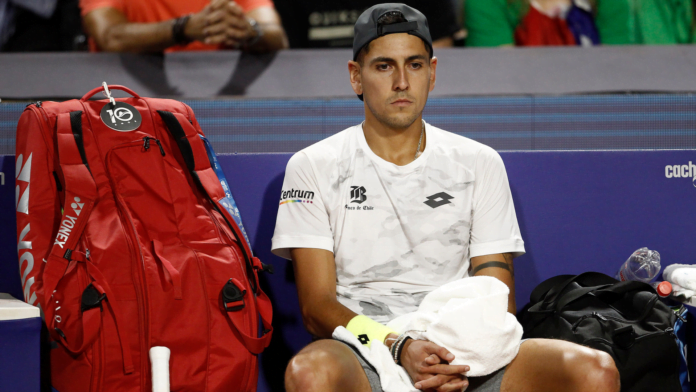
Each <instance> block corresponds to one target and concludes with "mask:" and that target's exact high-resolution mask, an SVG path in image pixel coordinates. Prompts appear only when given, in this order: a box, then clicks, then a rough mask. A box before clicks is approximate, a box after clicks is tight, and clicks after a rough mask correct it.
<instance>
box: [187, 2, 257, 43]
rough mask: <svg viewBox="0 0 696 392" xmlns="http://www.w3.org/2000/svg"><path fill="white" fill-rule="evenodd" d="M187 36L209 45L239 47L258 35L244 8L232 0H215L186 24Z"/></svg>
mask: <svg viewBox="0 0 696 392" xmlns="http://www.w3.org/2000/svg"><path fill="white" fill-rule="evenodd" d="M184 33H185V34H186V36H187V37H189V38H191V39H194V40H198V41H202V42H204V43H206V44H208V45H219V44H222V45H224V46H230V47H239V46H241V45H243V44H244V43H245V42H248V41H250V40H251V39H253V38H254V37H256V34H257V32H256V30H254V28H253V27H252V26H251V23H249V20H248V19H247V17H246V15H244V11H243V10H242V8H241V7H240V6H239V5H238V4H237V3H235V2H234V1H230V0H213V1H211V2H210V4H208V5H206V6H205V8H203V10H201V11H200V12H199V13H197V14H194V15H192V16H191V19H189V21H188V23H187V24H186V28H185V30H184Z"/></svg>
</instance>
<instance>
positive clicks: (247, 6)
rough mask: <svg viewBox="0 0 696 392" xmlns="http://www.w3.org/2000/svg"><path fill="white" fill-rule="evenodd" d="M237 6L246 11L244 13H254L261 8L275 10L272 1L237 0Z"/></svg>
mask: <svg viewBox="0 0 696 392" xmlns="http://www.w3.org/2000/svg"><path fill="white" fill-rule="evenodd" d="M237 4H239V6H240V7H242V9H243V10H244V12H249V11H253V10H255V9H257V8H261V7H271V8H273V1H272V0H237Z"/></svg>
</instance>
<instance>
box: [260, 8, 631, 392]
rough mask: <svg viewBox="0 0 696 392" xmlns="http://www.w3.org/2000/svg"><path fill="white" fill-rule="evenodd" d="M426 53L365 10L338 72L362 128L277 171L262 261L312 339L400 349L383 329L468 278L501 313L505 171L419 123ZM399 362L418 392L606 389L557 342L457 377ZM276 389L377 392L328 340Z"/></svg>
mask: <svg viewBox="0 0 696 392" xmlns="http://www.w3.org/2000/svg"><path fill="white" fill-rule="evenodd" d="M432 54H433V52H432V42H431V38H430V33H429V31H428V24H427V21H426V19H425V17H424V16H423V15H422V14H421V13H420V12H418V11H417V10H415V9H413V8H410V7H407V6H405V5H402V4H382V5H377V6H374V7H372V8H370V9H368V10H367V11H365V12H364V13H363V14H362V15H361V16H360V17H359V18H358V20H357V22H356V24H355V40H354V45H353V61H349V62H348V70H349V74H350V82H351V85H352V87H353V91H355V93H356V94H358V96H359V97H360V98H361V99H363V100H364V105H365V121H364V122H363V123H362V124H360V125H357V126H354V127H351V128H348V129H346V130H345V131H342V132H340V133H338V134H336V135H334V136H331V137H329V138H327V139H326V140H323V141H321V142H319V143H317V144H315V145H313V146H310V147H308V148H306V149H304V150H302V151H300V152H298V153H297V154H295V155H294V156H293V157H292V158H291V159H290V162H289V163H288V166H287V170H286V174H285V181H284V184H283V195H282V196H281V201H280V204H281V205H280V206H279V210H278V219H277V224H276V229H275V235H274V237H273V251H274V252H275V253H276V254H277V255H279V256H282V257H286V258H292V261H293V266H294V269H295V277H296V280H297V290H298V294H299V300H300V308H301V311H302V315H303V320H304V324H305V326H306V327H307V329H308V330H309V332H310V333H312V334H313V335H315V336H317V337H319V338H330V337H331V335H332V332H333V331H334V329H335V328H336V327H338V326H346V327H347V329H348V330H349V331H351V332H353V333H355V331H356V329H360V330H362V331H367V332H366V334H367V335H368V338H369V339H371V340H373V341H374V340H378V341H382V342H384V343H385V345H387V346H388V347H390V346H391V345H392V344H395V343H394V342H395V341H397V342H403V340H401V339H398V340H395V338H397V335H396V334H394V333H392V332H391V331H390V330H388V329H387V328H386V327H385V326H384V325H383V324H384V323H387V322H388V321H389V320H391V319H393V318H395V317H397V316H400V315H403V314H406V313H410V312H413V311H415V310H416V309H417V307H418V305H419V303H420V302H421V300H422V299H423V297H424V296H425V295H426V294H427V293H428V292H431V291H433V290H434V289H435V288H437V287H439V286H441V285H443V284H445V283H448V282H452V281H454V280H457V279H463V278H467V277H468V276H472V275H488V276H493V277H495V278H498V279H500V280H501V281H502V282H504V283H505V284H507V285H508V287H509V288H510V296H509V301H508V311H509V312H512V313H514V312H515V309H516V306H515V294H514V293H515V290H514V279H513V262H512V261H513V258H514V257H515V256H517V255H520V254H522V253H524V244H523V241H522V238H521V235H520V231H519V227H518V224H517V218H516V215H515V210H514V205H513V201H512V196H511V193H510V188H509V184H508V181H507V174H506V172H505V167H504V165H503V161H502V160H501V158H500V156H499V155H498V154H497V153H496V152H495V151H494V150H492V149H491V148H489V147H487V146H484V145H482V144H480V143H477V142H475V141H472V140H469V139H467V138H464V137H461V136H458V135H455V134H452V133H448V132H446V131H443V130H441V129H438V128H436V127H433V126H431V125H429V124H426V123H425V122H424V121H423V120H422V112H423V108H424V107H425V104H426V101H427V98H428V93H429V92H430V91H432V89H433V88H434V87H435V80H436V70H437V65H438V60H437V58H435V57H433V55H432ZM366 316H367V317H366ZM368 317H369V318H368ZM356 335H357V334H356ZM363 340H366V339H363ZM397 344H400V343H397ZM399 352H400V353H401V354H400V357H399V358H397V360H398V363H400V364H401V365H402V366H403V367H404V368H405V369H406V371H407V372H408V374H409V375H410V377H411V379H412V381H413V382H414V385H415V387H416V388H417V389H421V390H424V391H433V390H437V391H461V390H462V389H465V388H467V386H470V387H469V389H468V390H469V391H477V392H483V391H535V392H544V391H549V392H551V391H564V392H574V391H578V392H579V391H583V392H589V391H607V392H610V391H612V392H613V391H619V374H618V370H617V369H616V366H615V365H614V362H613V360H612V358H611V357H610V356H609V355H608V354H606V353H604V352H600V351H597V350H594V349H590V348H587V347H583V346H580V345H577V344H574V343H570V342H565V341H558V340H545V339H530V340H526V341H524V342H523V343H522V344H521V346H520V348H519V353H518V354H517V356H516V357H515V359H513V360H512V362H511V363H510V364H509V365H508V366H507V367H504V368H502V369H500V370H499V371H497V372H494V373H493V374H491V375H488V376H485V377H472V378H470V379H467V377H466V372H467V371H468V370H469V368H468V366H466V365H461V366H460V365H451V364H450V363H451V362H452V360H453V359H454V357H453V355H452V354H451V353H450V352H448V350H446V349H445V348H443V347H439V346H438V345H436V344H434V343H432V342H428V341H425V340H406V341H405V343H404V345H403V347H402V348H401V349H400V351H399ZM285 380H286V388H287V390H288V391H290V392H294V391H303V392H307V391H358V392H369V391H381V386H380V382H379V378H378V375H377V373H376V372H375V371H374V370H373V369H372V368H371V367H370V366H369V365H367V364H366V363H365V361H364V360H363V359H362V358H361V357H360V356H359V355H358V354H357V352H356V351H354V350H353V349H352V348H351V347H349V346H348V345H346V344H344V343H342V342H340V341H337V340H329V339H325V340H319V341H316V342H313V343H311V344H310V345H308V346H307V347H305V348H304V349H303V350H302V351H300V353H298V354H297V356H295V357H294V358H293V359H292V360H291V361H290V364H289V365H288V368H287V372H286V375H285Z"/></svg>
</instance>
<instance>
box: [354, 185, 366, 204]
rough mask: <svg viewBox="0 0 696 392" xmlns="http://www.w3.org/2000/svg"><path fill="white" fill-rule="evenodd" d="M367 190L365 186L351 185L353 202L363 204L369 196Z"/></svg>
mask: <svg viewBox="0 0 696 392" xmlns="http://www.w3.org/2000/svg"><path fill="white" fill-rule="evenodd" d="M365 192H367V191H366V190H365V187H364V186H351V187H350V198H351V201H350V202H351V203H358V204H362V203H363V202H364V201H365V200H367V196H365Z"/></svg>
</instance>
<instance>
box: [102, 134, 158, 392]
mask: <svg viewBox="0 0 696 392" xmlns="http://www.w3.org/2000/svg"><path fill="white" fill-rule="evenodd" d="M146 138H148V136H146V137H145V138H143V139H146ZM150 139H154V138H150ZM137 145H140V140H136V141H132V142H127V143H123V144H119V145H116V146H114V147H112V148H111V149H110V150H109V152H107V153H106V157H105V159H104V161H105V163H106V164H105V165H104V168H105V169H106V173H107V177H108V178H109V183H110V185H111V191H112V192H113V194H114V201H115V202H116V205H117V206H118V207H119V208H118V210H119V215H121V217H123V216H125V217H126V221H127V222H128V224H129V231H130V235H126V242H127V243H128V247H129V248H130V250H131V251H132V252H133V253H132V254H137V256H136V257H138V256H139V258H140V265H139V268H134V269H135V270H136V272H137V276H138V281H139V283H140V287H138V290H136V293H138V294H140V295H137V296H136V297H137V299H138V310H139V312H140V313H141V314H142V315H143V317H142V322H141V325H140V330H141V331H142V332H141V334H140V358H141V359H140V363H141V366H140V368H141V388H145V386H146V385H147V374H148V366H147V364H148V363H149V358H148V355H149V354H148V352H149V347H148V346H149V344H148V341H149V334H150V331H149V329H148V328H147V325H148V324H149V323H148V319H149V313H148V311H147V310H148V307H147V306H145V304H146V303H147V304H149V300H148V296H147V278H146V277H145V270H146V268H145V258H144V256H143V252H142V247H141V244H140V240H139V239H138V234H137V231H136V229H135V224H134V223H133V218H132V217H131V215H130V210H128V207H127V206H126V203H125V201H124V200H123V199H122V197H121V195H120V194H118V193H117V192H116V184H115V183H114V179H113V176H112V175H111V170H110V167H111V164H110V162H111V161H110V157H111V153H112V152H113V151H114V150H116V149H120V148H126V147H134V146H137ZM143 147H144V146H143ZM148 148H149V143H148ZM146 151H147V149H146ZM126 234H128V233H126ZM133 238H135V242H136V243H137V246H135V244H133ZM134 248H135V249H134ZM136 264H137V263H136Z"/></svg>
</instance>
